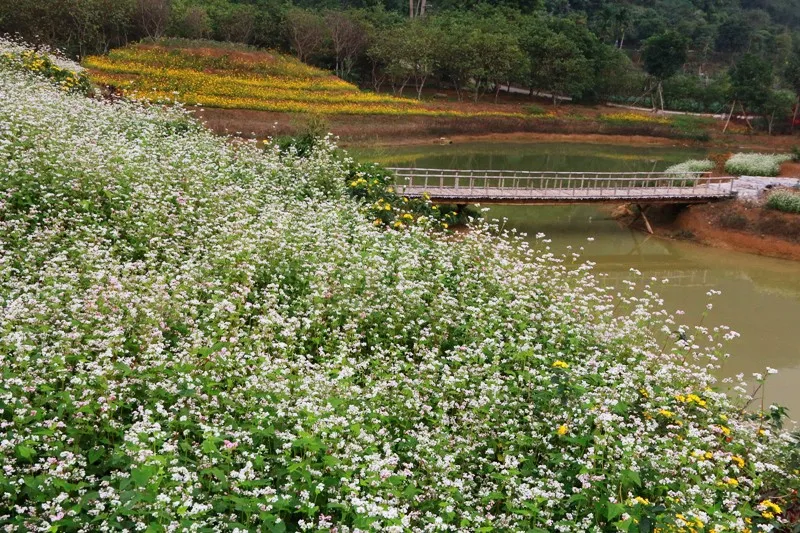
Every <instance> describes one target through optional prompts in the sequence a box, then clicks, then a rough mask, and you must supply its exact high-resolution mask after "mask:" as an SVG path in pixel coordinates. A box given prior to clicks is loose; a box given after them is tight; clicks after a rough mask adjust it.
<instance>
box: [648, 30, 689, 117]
mask: <svg viewBox="0 0 800 533" xmlns="http://www.w3.org/2000/svg"><path fill="white" fill-rule="evenodd" d="M687 56H688V43H687V42H686V38H685V37H683V36H682V35H680V34H679V33H676V32H674V31H666V32H664V33H662V34H660V35H656V36H654V37H650V38H649V39H647V41H645V43H644V50H642V61H643V62H644V70H645V72H647V73H648V74H650V76H652V77H653V78H654V79H655V81H656V94H657V95H658V96H659V97H660V99H661V110H662V111H663V110H664V90H663V84H664V80H667V79H669V78H670V77H672V76H674V75H675V74H676V73H677V72H678V70H680V68H681V67H682V66H683V64H684V63H686V58H687ZM655 102H656V99H655V98H653V108H654V109H655Z"/></svg>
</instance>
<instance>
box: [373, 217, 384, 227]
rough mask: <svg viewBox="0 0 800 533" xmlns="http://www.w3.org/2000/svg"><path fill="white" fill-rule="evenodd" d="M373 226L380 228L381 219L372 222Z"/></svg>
mask: <svg viewBox="0 0 800 533" xmlns="http://www.w3.org/2000/svg"><path fill="white" fill-rule="evenodd" d="M373 224H374V225H376V226H380V225H381V224H383V222H381V219H379V218H376V219H375V221H374V222H373Z"/></svg>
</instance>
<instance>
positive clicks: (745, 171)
mask: <svg viewBox="0 0 800 533" xmlns="http://www.w3.org/2000/svg"><path fill="white" fill-rule="evenodd" d="M791 159H792V155H791V154H752V153H738V154H733V155H732V156H731V157H730V159H728V161H727V162H726V163H725V171H726V172H730V173H731V174H733V175H734V176H777V175H778V174H779V173H780V168H781V164H783V163H785V162H786V161H789V160H791Z"/></svg>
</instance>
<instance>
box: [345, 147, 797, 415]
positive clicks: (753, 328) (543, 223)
mask: <svg viewBox="0 0 800 533" xmlns="http://www.w3.org/2000/svg"><path fill="white" fill-rule="evenodd" d="M354 155H355V156H356V157H357V158H359V159H361V160H369V161H376V162H379V163H382V164H385V165H388V166H416V167H420V168H453V169H462V168H463V169H467V168H472V169H481V170H482V169H509V170H547V171H587V172H588V171H605V172H613V171H652V170H663V169H665V168H666V167H668V166H670V165H672V164H675V163H680V162H682V161H685V160H687V159H692V158H699V157H703V155H704V152H703V151H702V150H696V149H686V148H675V147H661V146H658V147H650V146H616V145H599V144H565V143H560V144H548V143H536V144H523V143H470V144H458V145H445V146H422V147H420V146H409V147H401V148H380V149H373V150H361V151H358V152H355V153H354ZM484 207H489V211H488V212H486V213H484V216H485V217H487V218H489V219H499V220H505V224H506V227H509V228H516V229H517V230H518V231H521V232H525V233H527V234H528V236H529V237H528V238H529V239H531V240H532V241H533V240H534V236H535V235H536V234H537V233H540V232H541V233H545V234H546V235H547V237H548V238H549V239H551V240H552V243H551V247H552V250H553V251H555V252H561V251H567V250H568V247H572V249H573V250H578V249H579V248H580V247H583V250H582V251H581V253H582V257H583V258H584V259H586V260H590V261H593V262H595V263H597V266H596V270H597V272H599V273H603V274H606V275H607V276H608V277H609V278H611V279H612V280H614V281H617V280H620V281H621V280H622V279H630V280H632V281H636V278H637V277H639V276H637V275H635V274H631V272H630V269H631V268H634V269H636V270H638V271H640V272H641V273H642V275H641V277H639V279H640V280H641V281H642V283H644V282H645V281H646V280H648V279H650V278H651V277H656V278H658V279H659V280H660V279H663V278H668V279H669V280H670V281H669V283H667V284H663V285H662V284H659V285H658V292H659V293H660V294H661V296H662V297H663V298H664V301H665V305H666V307H667V309H669V310H671V311H674V310H677V309H680V310H682V311H684V312H685V315H684V319H685V323H687V324H690V325H691V324H696V323H698V322H699V321H700V319H701V316H702V314H703V312H704V311H705V309H706V304H707V303H709V302H712V303H713V306H714V307H713V310H712V311H711V312H710V313H709V315H708V317H707V318H706V319H705V322H704V324H705V325H708V326H713V325H719V324H724V325H727V326H729V327H731V328H732V329H733V330H734V331H737V332H738V333H740V334H741V337H740V338H738V339H736V340H734V341H732V342H731V343H729V345H728V346H727V349H728V351H729V352H730V353H731V357H730V359H729V360H728V361H726V363H725V364H724V365H723V367H722V369H721V371H720V374H721V375H720V377H727V376H735V375H737V374H740V373H742V374H744V375H745V376H746V377H747V378H750V379H752V378H751V376H752V374H753V373H755V372H759V373H765V371H766V368H767V367H772V368H775V369H777V370H778V374H777V375H774V376H770V378H769V380H768V381H767V384H766V394H765V399H766V401H767V403H769V402H776V403H778V404H780V405H784V406H786V407H788V408H789V409H790V416H791V417H792V418H793V419H794V420H800V335H798V330H800V262H792V261H784V260H779V259H770V258H765V257H760V256H755V255H751V254H744V253H736V252H729V251H725V250H719V249H715V248H707V247H703V246H699V245H696V244H692V243H686V242H675V241H669V240H664V239H660V238H657V237H652V236H648V235H646V234H643V233H641V232H638V231H634V230H631V229H630V228H628V227H626V226H624V225H621V224H620V223H618V222H617V221H615V220H613V219H612V218H611V217H610V216H609V210H608V208H607V207H605V208H604V207H601V206H591V205H573V206H484ZM590 238H591V239H592V240H591V241H590V240H589V239H590ZM712 289H713V290H718V291H721V292H722V294H721V295H718V296H714V297H713V298H710V297H709V296H708V295H707V293H708V291H709V290H712ZM795 328H797V329H795Z"/></svg>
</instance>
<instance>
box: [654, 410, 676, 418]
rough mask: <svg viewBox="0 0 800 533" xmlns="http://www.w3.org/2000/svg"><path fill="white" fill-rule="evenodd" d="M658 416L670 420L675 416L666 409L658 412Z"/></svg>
mask: <svg viewBox="0 0 800 533" xmlns="http://www.w3.org/2000/svg"><path fill="white" fill-rule="evenodd" d="M658 414H660V415H661V416H663V417H666V418H672V417H673V416H675V413H673V412H672V411H668V410H667V409H661V410H660V411H658Z"/></svg>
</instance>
